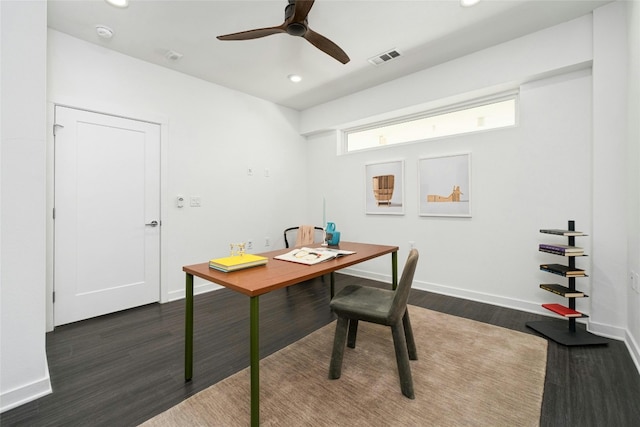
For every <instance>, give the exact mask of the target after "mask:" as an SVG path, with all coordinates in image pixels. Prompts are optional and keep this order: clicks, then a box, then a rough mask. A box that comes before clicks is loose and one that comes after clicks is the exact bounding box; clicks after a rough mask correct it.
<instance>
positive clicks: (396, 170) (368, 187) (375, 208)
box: [364, 160, 404, 215]
mask: <svg viewBox="0 0 640 427" xmlns="http://www.w3.org/2000/svg"><path fill="white" fill-rule="evenodd" d="M364 187H365V213H366V214H374V215H404V161H403V160H395V161H389V162H381V163H369V164H367V165H365V186H364Z"/></svg>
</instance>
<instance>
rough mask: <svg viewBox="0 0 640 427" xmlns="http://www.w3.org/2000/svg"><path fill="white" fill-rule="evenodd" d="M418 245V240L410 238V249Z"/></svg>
mask: <svg viewBox="0 0 640 427" xmlns="http://www.w3.org/2000/svg"><path fill="white" fill-rule="evenodd" d="M415 247H416V242H414V241H413V240H409V249H413V248H415Z"/></svg>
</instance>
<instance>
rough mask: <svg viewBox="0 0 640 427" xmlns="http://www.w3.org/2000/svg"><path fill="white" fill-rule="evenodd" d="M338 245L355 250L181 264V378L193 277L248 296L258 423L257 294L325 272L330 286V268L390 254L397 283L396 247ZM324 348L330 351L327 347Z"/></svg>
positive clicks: (187, 359) (188, 367)
mask: <svg viewBox="0 0 640 427" xmlns="http://www.w3.org/2000/svg"><path fill="white" fill-rule="evenodd" d="M340 249H346V250H350V251H355V252H356V253H355V254H352V255H347V256H343V257H340V258H336V259H333V260H330V261H326V262H322V263H320V264H316V265H305V264H298V263H294V262H288V261H280V260H277V259H273V257H274V256H276V255H280V254H283V253H286V252H289V251H290V250H291V248H289V249H281V250H277V251H272V252H266V253H262V254H260V255H262V256H266V257H268V258H269V261H268V263H267V265H264V266H259V267H252V268H248V269H245V270H239V271H235V272H231V273H223V272H221V271H218V270H214V269H210V268H209V263H208V262H205V263H202V264H195V265H188V266H185V267H182V270H183V271H184V272H185V273H186V283H185V293H186V310H185V349H184V378H185V380H186V381H189V380H191V378H192V376H193V277H194V276H197V277H200V278H202V279H205V280H208V281H210V282H213V283H217V284H219V285H222V286H224V287H227V288H229V289H233V290H234V291H237V292H240V293H243V294H245V295H247V296H249V297H250V301H249V306H250V307H249V322H250V335H249V336H250V338H249V341H250V343H249V354H250V360H251V362H250V366H251V425H252V426H258V425H259V423H260V402H259V399H260V373H259V369H260V366H259V365H260V347H259V326H260V322H259V305H258V297H259V296H260V295H262V294H266V293H268V292H271V291H275V290H276V289H281V288H284V287H287V286H291V285H295V284H297V283H301V282H304V281H306V280H309V279H313V278H315V277H319V276H322V275H325V274H328V273H332V274H331V285H332V286H333V281H334V279H333V272H335V271H336V270H340V269H342V268H345V267H350V266H352V265H355V264H358V263H361V262H364V261H368V260H370V259H373V258H376V257H379V256H382V255H386V254H391V267H392V270H391V271H392V285H393V288H394V289H395V287H396V286H397V284H398V247H397V246H383V245H371V244H366V243H352V242H341V243H340ZM327 351H330V349H328V350H327Z"/></svg>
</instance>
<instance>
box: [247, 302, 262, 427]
mask: <svg viewBox="0 0 640 427" xmlns="http://www.w3.org/2000/svg"><path fill="white" fill-rule="evenodd" d="M249 303H250V305H251V307H250V319H249V322H250V332H249V341H250V346H249V353H250V356H249V357H250V359H251V426H252V427H258V426H259V425H260V336H259V333H258V328H259V326H260V320H259V314H260V312H259V309H260V307H259V305H258V297H257V296H255V297H251V300H250V302H249Z"/></svg>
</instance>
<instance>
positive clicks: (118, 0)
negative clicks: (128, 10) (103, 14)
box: [104, 0, 129, 8]
mask: <svg viewBox="0 0 640 427" xmlns="http://www.w3.org/2000/svg"><path fill="white" fill-rule="evenodd" d="M104 1H106V2H107V3H109V4H110V5H111V6H115V7H120V8H125V7H129V0H104Z"/></svg>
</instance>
